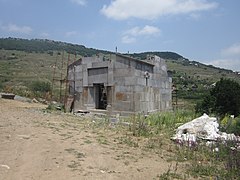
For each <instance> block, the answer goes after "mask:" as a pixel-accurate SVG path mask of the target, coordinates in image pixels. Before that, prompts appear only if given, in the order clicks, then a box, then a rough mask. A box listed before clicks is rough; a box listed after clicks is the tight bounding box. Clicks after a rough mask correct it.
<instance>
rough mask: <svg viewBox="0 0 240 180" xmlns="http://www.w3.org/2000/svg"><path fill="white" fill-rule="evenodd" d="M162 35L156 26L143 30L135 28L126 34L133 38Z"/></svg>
mask: <svg viewBox="0 0 240 180" xmlns="http://www.w3.org/2000/svg"><path fill="white" fill-rule="evenodd" d="M159 33H160V29H159V28H157V27H154V26H148V25H146V26H145V27H143V28H140V27H134V28H132V29H129V30H128V31H126V32H125V34H129V35H132V36H141V35H158V34H159Z"/></svg>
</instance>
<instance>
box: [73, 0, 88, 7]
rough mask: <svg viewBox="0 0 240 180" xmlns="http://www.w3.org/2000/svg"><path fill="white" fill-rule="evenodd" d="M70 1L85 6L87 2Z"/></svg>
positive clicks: (79, 0) (82, 0) (80, 0)
mask: <svg viewBox="0 0 240 180" xmlns="http://www.w3.org/2000/svg"><path fill="white" fill-rule="evenodd" d="M71 2H73V3H76V4H78V5H80V6H85V5H86V4H87V1H86V0H71Z"/></svg>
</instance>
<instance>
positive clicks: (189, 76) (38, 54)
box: [0, 38, 240, 99]
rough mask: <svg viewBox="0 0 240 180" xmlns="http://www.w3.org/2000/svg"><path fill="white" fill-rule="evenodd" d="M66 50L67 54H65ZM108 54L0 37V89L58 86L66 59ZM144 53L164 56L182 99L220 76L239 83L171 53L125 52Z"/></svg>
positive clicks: (199, 92) (222, 72) (195, 95)
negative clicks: (43, 84)
mask: <svg viewBox="0 0 240 180" xmlns="http://www.w3.org/2000/svg"><path fill="white" fill-rule="evenodd" d="M68 53H69V56H68ZM98 53H103V54H107V53H110V52H108V51H103V50H97V49H92V48H86V47H85V46H82V45H74V44H70V43H64V42H56V41H51V40H40V39H35V40H26V39H17V38H5V39H3V38H2V39H0V89H3V88H5V89H6V87H11V88H14V89H16V88H17V89H19V88H23V89H28V87H29V86H30V84H31V83H32V82H33V81H46V82H50V83H51V82H52V80H53V78H54V79H56V81H54V86H55V87H57V89H59V87H60V82H59V81H57V80H60V79H64V77H65V76H66V67H67V63H68V59H69V61H70V62H73V61H75V60H76V59H79V58H81V57H82V56H91V55H94V54H98ZM147 54H155V55H158V56H160V57H161V58H164V59H166V63H167V66H168V69H169V70H170V71H171V72H172V76H173V83H174V84H175V85H176V86H177V88H178V89H179V96H180V97H182V98H190V99H199V98H200V97H201V95H202V94H203V93H204V92H205V91H207V90H208V88H209V87H210V86H211V84H213V83H215V82H216V81H218V80H220V78H230V79H234V80H236V81H238V82H239V83H240V77H239V75H237V74H236V73H234V72H233V71H231V70H226V69H221V68H216V67H213V66H209V65H204V64H202V63H199V62H196V61H189V60H188V59H186V58H184V57H183V56H181V55H179V54H177V53H174V52H143V53H134V54H129V55H130V56H132V57H135V58H138V59H144V58H145V57H146V55H147Z"/></svg>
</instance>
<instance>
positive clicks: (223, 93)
mask: <svg viewBox="0 0 240 180" xmlns="http://www.w3.org/2000/svg"><path fill="white" fill-rule="evenodd" d="M196 112H198V113H208V114H209V113H216V114H217V115H219V116H220V117H224V116H225V115H226V114H232V115H234V116H238V115H240V85H239V84H238V83H237V82H235V81H232V80H230V79H221V80H220V81H218V82H217V83H216V86H215V87H214V88H213V89H212V90H211V91H210V94H208V95H206V96H205V97H204V99H203V101H202V102H201V103H200V104H198V105H197V107H196Z"/></svg>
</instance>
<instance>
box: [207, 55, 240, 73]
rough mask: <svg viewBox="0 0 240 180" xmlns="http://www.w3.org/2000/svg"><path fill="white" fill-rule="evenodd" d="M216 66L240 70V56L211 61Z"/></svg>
mask: <svg viewBox="0 0 240 180" xmlns="http://www.w3.org/2000/svg"><path fill="white" fill-rule="evenodd" d="M208 64H211V65H213V66H216V67H221V68H225V69H231V70H233V71H240V58H239V59H218V60H213V61H211V62H209V63H208Z"/></svg>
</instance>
